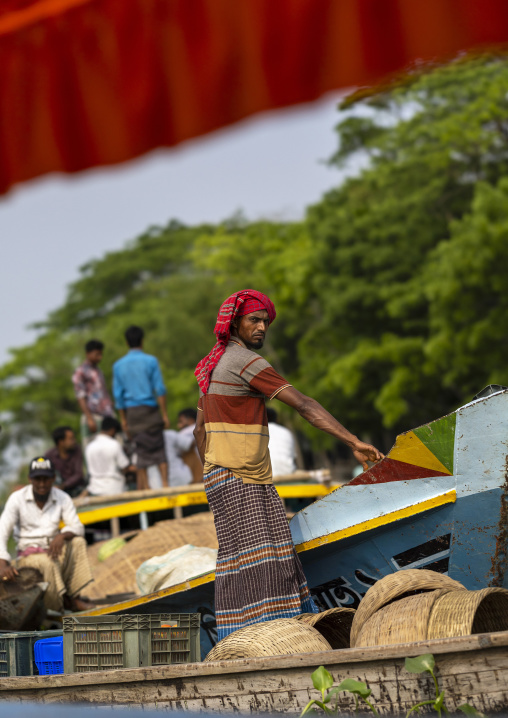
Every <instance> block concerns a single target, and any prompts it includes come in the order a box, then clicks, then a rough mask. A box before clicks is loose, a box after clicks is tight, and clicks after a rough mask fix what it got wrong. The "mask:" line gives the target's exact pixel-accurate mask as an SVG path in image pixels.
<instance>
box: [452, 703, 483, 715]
mask: <svg viewBox="0 0 508 718" xmlns="http://www.w3.org/2000/svg"><path fill="white" fill-rule="evenodd" d="M457 710H459V711H462V713H465V714H466V715H467V716H470V717H471V718H487V717H486V715H485V713H481V712H480V711H477V710H476V708H475V707H474V706H470V705H469V703H463V704H462V705H461V706H457Z"/></svg>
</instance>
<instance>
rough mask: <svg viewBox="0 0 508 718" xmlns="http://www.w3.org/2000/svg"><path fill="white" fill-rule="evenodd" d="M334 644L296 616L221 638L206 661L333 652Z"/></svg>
mask: <svg viewBox="0 0 508 718" xmlns="http://www.w3.org/2000/svg"><path fill="white" fill-rule="evenodd" d="M329 650H331V646H330V644H329V643H328V641H327V640H326V638H323V636H322V635H321V634H320V633H319V631H317V630H316V629H315V628H313V627H312V626H308V625H306V624H305V623H303V622H301V621H295V620H294V619H293V618H277V619H275V620H274V621H264V622H262V623H253V624H252V625H251V626H246V627H245V628H240V629H239V630H238V631H235V632H234V633H230V634H229V636H226V638H223V639H222V641H219V643H217V645H216V646H214V648H212V650H211V651H210V653H209V654H208V655H207V657H206V658H205V661H232V660H234V659H235V658H256V657H258V656H290V655H292V654H293V653H314V652H317V651H329Z"/></svg>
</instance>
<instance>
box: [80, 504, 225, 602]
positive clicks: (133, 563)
mask: <svg viewBox="0 0 508 718" xmlns="http://www.w3.org/2000/svg"><path fill="white" fill-rule="evenodd" d="M186 543H191V544H193V545H194V546H208V547H209V548H217V547H218V543H217V535H216V533H215V526H214V523H213V515H212V514H211V513H210V512H209V511H207V512H202V513H199V514H194V515H192V516H188V517H185V518H183V519H172V520H169V521H161V522H159V523H157V524H155V526H150V528H148V529H147V530H146V531H140V532H139V533H138V534H137V535H136V536H135V537H134V538H133V539H132V540H131V541H129V542H128V543H127V544H126V545H125V546H124V547H123V548H121V549H120V550H119V551H117V552H116V553H114V554H113V555H112V556H110V557H109V558H108V559H106V561H103V562H102V563H101V562H99V561H98V560H97V557H96V554H97V551H96V550H95V551H93V552H90V550H89V553H90V559H91V561H90V562H91V567H92V575H93V577H94V582H93V583H91V584H89V585H88V586H87V587H86V591H85V594H86V596H87V598H89V599H90V600H92V601H93V600H95V599H99V598H103V597H104V596H107V595H111V594H115V593H137V594H139V589H138V587H137V584H136V570H137V569H138V568H139V566H140V565H141V564H142V563H143V562H144V561H147V560H148V559H149V558H152V556H158V555H160V553H161V552H163V551H164V552H166V551H170V550H171V549H173V548H178V547H179V546H184V545H185V544H186ZM91 549H94V547H91Z"/></svg>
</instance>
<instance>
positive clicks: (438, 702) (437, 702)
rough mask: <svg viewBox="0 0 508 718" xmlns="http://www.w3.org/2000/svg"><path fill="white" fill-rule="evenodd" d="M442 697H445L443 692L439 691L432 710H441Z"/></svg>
mask: <svg viewBox="0 0 508 718" xmlns="http://www.w3.org/2000/svg"><path fill="white" fill-rule="evenodd" d="M444 697H445V692H444V691H441V693H440V694H439V695H438V697H437V698H436V700H435V701H434V708H435V709H436V710H437V711H440V710H441V709H442V707H443V705H444Z"/></svg>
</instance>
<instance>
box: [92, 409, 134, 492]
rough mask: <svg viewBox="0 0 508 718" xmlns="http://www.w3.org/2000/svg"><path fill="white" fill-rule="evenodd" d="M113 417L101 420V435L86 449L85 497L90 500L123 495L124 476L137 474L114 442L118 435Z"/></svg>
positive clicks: (116, 424)
mask: <svg viewBox="0 0 508 718" xmlns="http://www.w3.org/2000/svg"><path fill="white" fill-rule="evenodd" d="M121 428H122V427H121V426H120V422H119V421H118V419H115V418H114V417H113V416H106V417H104V419H103V420H102V424H101V431H100V433H99V434H97V435H96V436H95V438H94V439H93V440H92V441H91V442H90V443H89V444H88V445H87V447H86V449H85V459H86V465H87V467H88V475H89V482H88V493H89V494H91V495H92V496H113V495H114V494H121V493H123V492H124V491H125V474H126V473H127V472H128V471H136V469H135V467H134V466H132V465H131V462H130V461H129V459H128V458H127V456H126V454H125V452H124V450H123V449H122V447H121V445H120V443H119V442H118V441H117V440H116V439H115V436H116V435H117V434H118V432H120V431H121Z"/></svg>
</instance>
